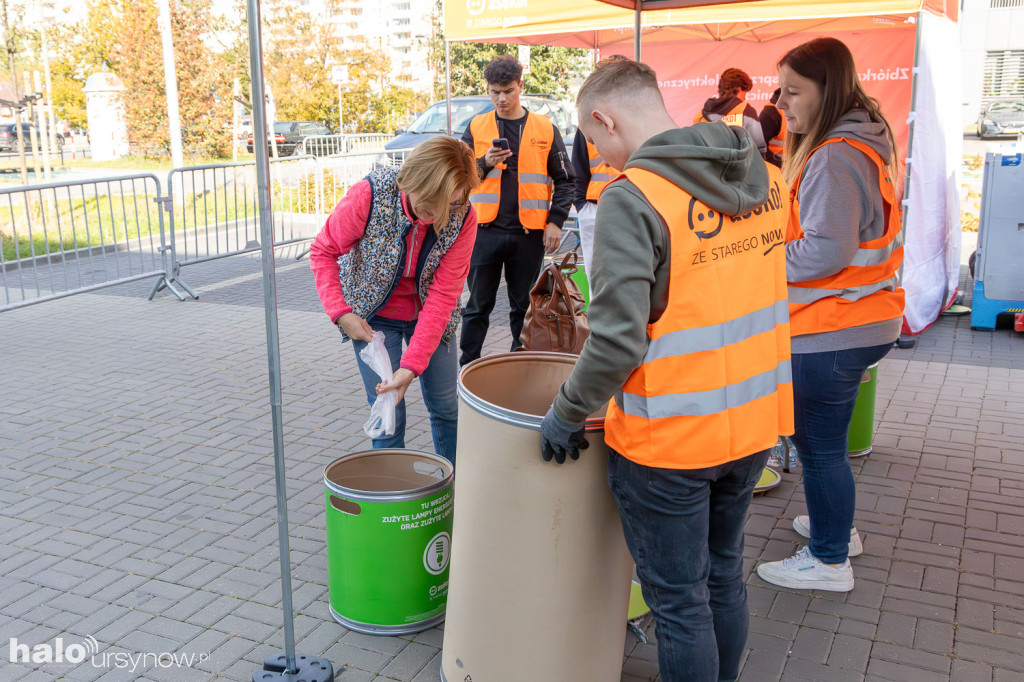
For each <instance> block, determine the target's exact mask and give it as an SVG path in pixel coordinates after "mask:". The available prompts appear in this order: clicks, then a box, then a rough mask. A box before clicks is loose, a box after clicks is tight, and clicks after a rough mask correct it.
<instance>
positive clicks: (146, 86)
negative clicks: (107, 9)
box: [112, 0, 231, 156]
mask: <svg viewBox="0 0 1024 682" xmlns="http://www.w3.org/2000/svg"><path fill="white" fill-rule="evenodd" d="M209 13H210V9H209V2H208V0H178V1H177V2H175V3H172V5H171V34H172V36H173V42H174V62H175V69H176V71H177V76H178V110H179V115H180V117H181V131H182V147H183V148H184V150H185V153H186V154H189V155H202V156H224V155H226V154H228V153H230V149H231V132H230V127H231V126H230V122H231V74H230V71H229V70H228V68H227V63H226V62H225V61H224V60H223V59H222V58H221V57H220V56H219V55H216V54H214V53H213V52H212V51H211V50H210V49H209V48H208V47H207V46H206V45H205V44H204V43H203V36H204V34H205V31H206V29H207V28H208V27H209V26H210V20H209ZM157 14H158V11H157V6H156V2H155V0H126V1H125V2H123V4H122V5H121V15H120V20H119V21H118V23H117V35H118V38H119V42H118V49H117V50H116V51H115V52H114V54H113V55H112V58H113V60H114V62H115V64H119V65H122V66H123V68H120V69H119V70H118V71H119V73H118V75H119V76H120V77H121V80H122V81H123V82H124V85H125V88H127V90H126V92H125V93H124V98H123V99H124V105H125V118H126V120H127V123H128V139H129V141H130V142H131V143H132V144H133V145H136V148H137V149H138V150H139V151H140V152H141V153H142V154H144V155H146V156H152V155H164V154H166V153H167V152H168V150H169V148H170V132H169V127H170V125H169V122H168V118H167V95H166V88H165V81H164V67H163V55H162V52H161V50H160V49H159V46H158V45H154V43H155V42H156V41H155V40H154V37H158V36H159V35H160V31H159V28H158V26H157Z"/></svg>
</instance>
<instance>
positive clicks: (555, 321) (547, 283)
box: [519, 251, 590, 354]
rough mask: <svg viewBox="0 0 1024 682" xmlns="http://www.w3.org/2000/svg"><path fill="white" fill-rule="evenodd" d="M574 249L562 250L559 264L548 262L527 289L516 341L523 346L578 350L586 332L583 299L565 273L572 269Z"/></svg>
mask: <svg viewBox="0 0 1024 682" xmlns="http://www.w3.org/2000/svg"><path fill="white" fill-rule="evenodd" d="M576 269H577V268H576V253H575V252H573V251H570V252H569V253H567V254H565V258H563V259H562V262H561V264H556V263H548V265H547V266H545V268H544V269H543V270H541V273H540V277H539V278H537V283H536V284H534V285H533V289H532V290H531V291H530V308H529V310H527V311H526V320H525V321H524V323H523V331H522V333H521V334H520V335H519V342H520V343H522V344H523V350H538V351H555V352H558V353H573V354H579V352H580V349H582V348H583V342H584V341H586V340H587V337H588V336H590V325H589V324H588V323H587V314H586V313H585V312H583V308H585V307H586V300H585V299H584V298H583V294H582V292H580V288H579V287H578V286H576V282H574V281H572V280H571V279H569V275H571V274H573V273H574V272H576Z"/></svg>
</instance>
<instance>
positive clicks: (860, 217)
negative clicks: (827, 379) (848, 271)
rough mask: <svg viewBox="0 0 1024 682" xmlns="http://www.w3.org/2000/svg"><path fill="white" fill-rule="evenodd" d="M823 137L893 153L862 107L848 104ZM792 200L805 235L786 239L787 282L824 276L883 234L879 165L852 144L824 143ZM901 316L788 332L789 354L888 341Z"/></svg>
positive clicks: (882, 129)
mask: <svg viewBox="0 0 1024 682" xmlns="http://www.w3.org/2000/svg"><path fill="white" fill-rule="evenodd" d="M828 137H846V138H850V139H853V140H857V141H858V142H863V143H864V144H866V145H868V146H870V147H871V148H872V149H874V150H875V151H877V152H878V154H879V156H881V157H882V161H883V162H888V161H889V159H890V157H891V156H892V153H893V150H892V146H891V145H890V144H889V138H888V137H887V136H886V134H885V124H884V123H881V122H875V121H872V120H871V119H870V117H869V116H868V113H867V112H866V111H865V110H863V109H851V110H850V111H848V112H847V113H846V114H845V115H844V116H843V117H842V118H841V119H839V122H838V123H837V124H836V126H835V127H834V128H833V129H832V130H831V131H830V132H829V134H828ZM797 199H798V200H799V202H800V227H801V228H802V229H803V231H804V238H803V239H799V240H797V241H793V242H789V243H788V244H786V276H787V279H789V281H790V282H806V281H811V280H815V279H820V278H822V277H828V276H829V275H834V274H835V273H837V272H839V271H840V270H842V269H843V268H845V267H846V266H847V265H849V264H850V263H851V262H852V261H853V257H854V254H855V253H856V252H857V246H858V244H860V242H862V241H868V240H871V239H878V238H879V237H881V236H882V235H883V234H885V213H886V210H885V204H884V202H883V201H882V196H881V194H879V192H878V168H877V167H876V166H875V164H874V162H872V161H871V160H870V159H869V158H868V157H867V156H866V155H865V154H864V153H863V152H860V151H858V150H857V149H854V148H853V147H852V146H851V145H848V144H844V143H835V144H829V145H825V146H824V147H822V148H821V149H819V150H818V151H816V152H814V153H813V154H811V158H810V159H808V160H807V165H806V166H804V173H803V177H802V178H801V180H800V189H799V194H798V196H797ZM902 324H903V320H902V318H896V319H894V320H885V321H883V322H876V323H874V324H868V325H863V326H860V327H852V328H850V329H841V330H839V331H835V332H826V333H822V334H804V335H801V336H794V337H793V352H794V353H818V352H824V351H836V350H847V349H851V348H866V347H868V346H877V345H881V344H884V343H892V342H893V341H895V340H896V339H897V338H898V337H899V335H900V328H901V326H902Z"/></svg>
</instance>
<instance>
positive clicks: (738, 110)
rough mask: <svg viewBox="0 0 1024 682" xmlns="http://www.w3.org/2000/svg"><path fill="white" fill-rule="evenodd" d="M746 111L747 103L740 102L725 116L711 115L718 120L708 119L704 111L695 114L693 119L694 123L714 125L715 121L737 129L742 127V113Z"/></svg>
mask: <svg viewBox="0 0 1024 682" xmlns="http://www.w3.org/2000/svg"><path fill="white" fill-rule="evenodd" d="M746 110H747V103H746V102H744V101H740V103H739V104H737V105H736V106H734V107H733V108H732V109H730V110H729V113H728V114H726V115H725V116H719V115H718V114H711V115H712V116H718V118H708V117H707V116H705V115H704V110H703V109H702V110H701V111H699V112H697V115H696V116H694V117H693V122H694V123H701V122H707V123H714V122H715V121H721V122H722V123H724V124H726V125H730V126H735V127H737V128H742V127H743V112H744V111H746Z"/></svg>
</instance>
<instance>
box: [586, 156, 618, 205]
mask: <svg viewBox="0 0 1024 682" xmlns="http://www.w3.org/2000/svg"><path fill="white" fill-rule="evenodd" d="M587 156H588V157H589V159H590V182H589V183H588V184H587V200H588V201H594V202H596V201H597V198H598V197H599V196H601V190H603V189H604V188H605V186H606V185H607V184H608V183H609V182H611V181H612V180H613V179H614V178H616V177H617V176H618V175H619V171H618V170H616V169H614V168H612V167H611V166H609V165H608V164H607V163H605V162H604V159H602V158H601V155H600V154H598V153H597V147H595V146H594V145H593V143H591V142H588V143H587Z"/></svg>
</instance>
